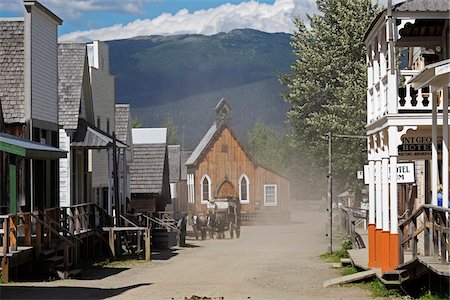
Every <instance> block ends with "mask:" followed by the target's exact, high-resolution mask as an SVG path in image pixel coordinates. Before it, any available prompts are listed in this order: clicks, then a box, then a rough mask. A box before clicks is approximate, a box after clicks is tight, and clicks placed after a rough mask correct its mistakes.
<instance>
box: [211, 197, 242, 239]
mask: <svg viewBox="0 0 450 300" xmlns="http://www.w3.org/2000/svg"><path fill="white" fill-rule="evenodd" d="M211 203H212V204H213V205H212V206H213V209H212V214H211V219H212V225H213V226H212V229H213V233H217V236H218V238H219V239H221V238H225V232H226V231H230V237H231V238H233V237H234V233H236V237H237V238H239V237H240V236H241V203H240V202H239V199H236V198H231V197H229V198H225V199H214V200H213V201H211Z"/></svg>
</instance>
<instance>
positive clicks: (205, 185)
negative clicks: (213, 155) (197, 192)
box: [200, 174, 211, 203]
mask: <svg viewBox="0 0 450 300" xmlns="http://www.w3.org/2000/svg"><path fill="white" fill-rule="evenodd" d="M200 185H201V195H202V203H207V202H208V201H209V200H211V179H210V178H209V176H208V175H207V174H205V175H203V177H202V180H200Z"/></svg>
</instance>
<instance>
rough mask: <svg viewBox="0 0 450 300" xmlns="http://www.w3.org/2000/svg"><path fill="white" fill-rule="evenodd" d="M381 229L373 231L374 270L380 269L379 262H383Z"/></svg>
mask: <svg viewBox="0 0 450 300" xmlns="http://www.w3.org/2000/svg"><path fill="white" fill-rule="evenodd" d="M381 232H382V231H381V229H378V228H377V229H375V265H374V267H375V268H381V262H382V261H383V259H382V258H383V256H382V253H383V237H382V234H381Z"/></svg>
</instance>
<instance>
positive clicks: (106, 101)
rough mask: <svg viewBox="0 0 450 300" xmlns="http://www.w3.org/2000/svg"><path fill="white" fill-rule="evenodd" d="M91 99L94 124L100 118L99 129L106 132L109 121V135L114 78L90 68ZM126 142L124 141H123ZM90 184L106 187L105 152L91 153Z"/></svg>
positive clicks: (112, 108)
mask: <svg viewBox="0 0 450 300" xmlns="http://www.w3.org/2000/svg"><path fill="white" fill-rule="evenodd" d="M90 71H91V82H92V98H93V103H94V120H95V121H94V122H95V126H97V125H98V124H97V118H98V117H100V129H101V130H103V131H104V132H107V126H106V123H107V119H109V132H108V133H109V134H111V135H112V131H113V130H114V128H115V122H114V120H115V119H114V115H115V113H114V109H115V106H114V105H115V104H114V101H115V100H114V99H115V98H114V97H115V96H114V77H113V76H112V75H110V74H109V73H105V71H103V70H98V69H96V68H93V67H91V68H90ZM123 142H126V141H123ZM92 170H93V172H92V184H93V186H94V187H106V186H108V155H107V154H106V151H105V150H103V151H94V152H93V166H92Z"/></svg>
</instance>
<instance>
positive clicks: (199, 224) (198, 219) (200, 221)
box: [192, 215, 208, 240]
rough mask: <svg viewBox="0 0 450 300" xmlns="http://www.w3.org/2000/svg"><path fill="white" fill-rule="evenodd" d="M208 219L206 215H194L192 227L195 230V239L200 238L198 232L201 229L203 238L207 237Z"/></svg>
mask: <svg viewBox="0 0 450 300" xmlns="http://www.w3.org/2000/svg"><path fill="white" fill-rule="evenodd" d="M207 225H208V224H207V219H206V218H205V217H204V216H197V215H194V216H193V217H192V229H193V230H194V234H195V239H196V240H198V232H199V231H200V234H201V238H202V240H204V239H206V228H207Z"/></svg>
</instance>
